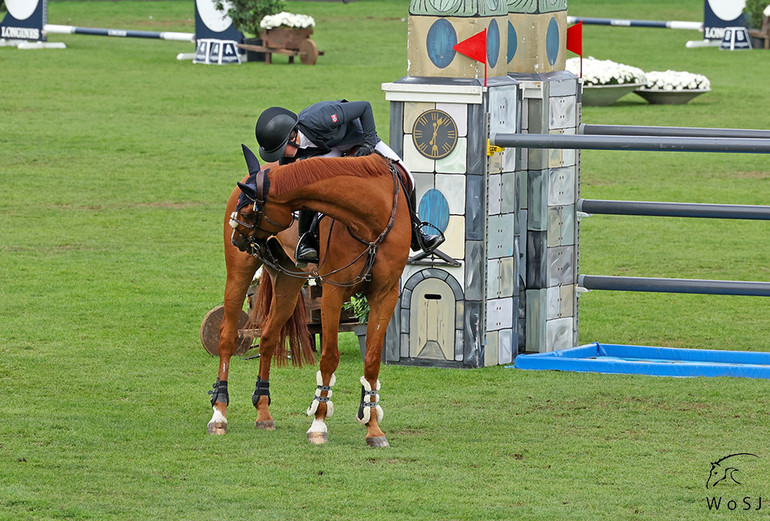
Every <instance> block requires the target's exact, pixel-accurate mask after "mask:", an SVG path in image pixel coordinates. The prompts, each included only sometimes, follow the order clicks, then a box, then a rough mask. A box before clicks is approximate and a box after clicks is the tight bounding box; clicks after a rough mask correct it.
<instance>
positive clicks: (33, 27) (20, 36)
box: [0, 0, 48, 40]
mask: <svg viewBox="0 0 770 521" xmlns="http://www.w3.org/2000/svg"><path fill="white" fill-rule="evenodd" d="M5 7H6V9H8V12H7V13H6V15H5V18H3V21H2V23H0V38H3V39H6V40H44V39H45V37H44V36H43V25H44V24H45V23H46V22H47V21H48V20H47V19H48V0H5Z"/></svg>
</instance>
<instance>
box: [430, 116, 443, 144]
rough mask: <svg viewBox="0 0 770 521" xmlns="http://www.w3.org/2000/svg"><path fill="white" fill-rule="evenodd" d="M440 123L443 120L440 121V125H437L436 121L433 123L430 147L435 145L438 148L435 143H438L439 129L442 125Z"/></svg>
mask: <svg viewBox="0 0 770 521" xmlns="http://www.w3.org/2000/svg"><path fill="white" fill-rule="evenodd" d="M440 121H441V120H439V123H437V122H435V121H434V122H433V137H432V138H431V140H430V142H429V143H428V144H429V145H433V146H434V147H435V146H436V145H435V144H434V143H436V136H437V135H438V127H439V125H440V124H441V123H440Z"/></svg>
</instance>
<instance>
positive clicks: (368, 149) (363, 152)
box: [353, 145, 374, 157]
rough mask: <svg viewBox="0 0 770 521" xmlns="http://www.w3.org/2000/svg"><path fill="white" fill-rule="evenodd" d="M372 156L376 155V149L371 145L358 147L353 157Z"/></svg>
mask: <svg viewBox="0 0 770 521" xmlns="http://www.w3.org/2000/svg"><path fill="white" fill-rule="evenodd" d="M370 154H374V147H373V146H371V145H361V146H360V147H358V150H356V151H355V152H354V153H353V157H361V156H368V155H370Z"/></svg>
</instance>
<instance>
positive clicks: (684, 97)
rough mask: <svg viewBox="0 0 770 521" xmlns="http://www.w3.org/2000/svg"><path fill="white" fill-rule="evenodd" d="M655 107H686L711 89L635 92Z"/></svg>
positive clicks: (645, 90)
mask: <svg viewBox="0 0 770 521" xmlns="http://www.w3.org/2000/svg"><path fill="white" fill-rule="evenodd" d="M634 92H636V93H637V94H639V95H640V96H641V97H643V98H644V99H645V100H647V101H648V102H649V103H651V104H653V105H684V104H685V103H688V102H689V101H690V100H692V99H694V98H696V97H698V96H700V95H701V94H703V93H705V92H711V89H690V90H651V89H639V90H636V91H634Z"/></svg>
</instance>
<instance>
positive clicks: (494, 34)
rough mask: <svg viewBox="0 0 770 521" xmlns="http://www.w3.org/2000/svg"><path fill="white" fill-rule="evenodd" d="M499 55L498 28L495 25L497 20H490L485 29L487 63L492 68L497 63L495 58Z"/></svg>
mask: <svg viewBox="0 0 770 521" xmlns="http://www.w3.org/2000/svg"><path fill="white" fill-rule="evenodd" d="M499 56H500V29H499V28H498V27H497V20H492V21H491V22H490V24H489V29H487V63H489V66H490V67H492V68H494V67H495V65H497V58H498V57H499Z"/></svg>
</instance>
